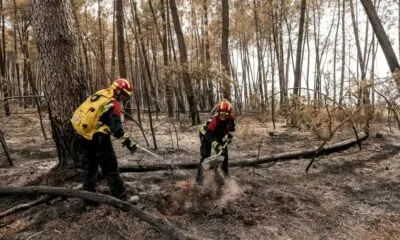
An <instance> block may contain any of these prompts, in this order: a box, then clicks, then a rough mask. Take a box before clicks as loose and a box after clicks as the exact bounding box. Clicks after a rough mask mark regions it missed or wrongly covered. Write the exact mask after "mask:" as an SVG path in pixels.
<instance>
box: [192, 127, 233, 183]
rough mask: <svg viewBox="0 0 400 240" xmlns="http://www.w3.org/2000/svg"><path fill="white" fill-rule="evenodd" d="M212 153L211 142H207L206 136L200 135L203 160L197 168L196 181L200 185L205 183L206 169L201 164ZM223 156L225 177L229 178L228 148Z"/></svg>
mask: <svg viewBox="0 0 400 240" xmlns="http://www.w3.org/2000/svg"><path fill="white" fill-rule="evenodd" d="M220 144H221V145H222V144H223V143H222V141H220ZM211 151H212V145H211V143H210V142H209V141H207V140H206V139H205V138H204V136H203V135H202V134H200V155H201V159H200V163H199V165H198V167H197V169H198V170H197V177H196V181H197V182H198V183H203V181H204V175H203V174H204V173H203V172H204V169H203V167H202V165H201V163H202V162H203V161H204V159H206V158H208V157H210V156H211ZM221 155H222V156H224V161H223V162H222V166H221V168H222V171H223V172H224V175H225V176H228V174H229V169H228V160H229V157H228V146H226V147H225V151H224V152H223V153H222V154H221Z"/></svg>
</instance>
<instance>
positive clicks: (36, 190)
mask: <svg viewBox="0 0 400 240" xmlns="http://www.w3.org/2000/svg"><path fill="white" fill-rule="evenodd" d="M42 194H45V195H55V196H65V197H76V198H82V199H85V200H90V201H93V202H98V203H103V204H107V205H110V206H113V207H115V208H118V209H120V210H122V211H124V212H127V213H129V214H130V215H132V216H134V217H137V218H139V219H141V220H143V221H145V222H147V223H149V224H150V225H152V226H154V227H156V228H157V229H159V230H160V231H161V232H163V233H164V234H166V235H168V236H169V237H170V238H171V239H179V240H180V239H185V240H186V239H203V238H201V237H197V236H193V235H191V234H189V233H187V232H185V231H183V230H181V229H179V228H177V227H175V226H174V225H172V224H171V223H170V222H169V221H168V220H167V219H165V218H158V217H155V216H152V215H151V214H149V213H147V212H145V211H142V210H140V209H139V208H137V207H135V206H133V205H132V204H130V203H128V202H125V201H121V200H119V199H117V198H115V197H112V196H109V195H105V194H100V193H93V192H88V191H81V190H75V189H71V188H59V187H49V186H30V187H0V196H1V195H18V196H20V195H42Z"/></svg>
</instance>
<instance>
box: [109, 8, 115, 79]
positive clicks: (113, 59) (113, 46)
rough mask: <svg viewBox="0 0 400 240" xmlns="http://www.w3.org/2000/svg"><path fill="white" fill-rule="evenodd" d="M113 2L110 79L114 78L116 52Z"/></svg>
mask: <svg viewBox="0 0 400 240" xmlns="http://www.w3.org/2000/svg"><path fill="white" fill-rule="evenodd" d="M113 2H114V4H113V16H112V18H113V20H112V40H111V41H112V44H111V46H112V47H111V64H110V65H111V66H110V72H111V80H113V79H115V77H116V76H115V55H116V54H115V52H116V50H115V48H116V47H115V45H116V44H115V32H116V27H115V18H116V16H115V15H116V13H115V12H116V7H115V1H113Z"/></svg>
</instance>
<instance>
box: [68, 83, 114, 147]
mask: <svg viewBox="0 0 400 240" xmlns="http://www.w3.org/2000/svg"><path fill="white" fill-rule="evenodd" d="M113 96H114V91H113V90H112V89H110V88H106V89H102V90H100V91H98V92H96V93H95V94H93V95H92V96H90V97H88V98H87V99H86V100H85V101H84V102H83V103H82V104H81V105H80V106H79V107H78V108H77V109H76V110H75V112H74V114H73V115H72V118H71V122H72V126H73V127H74V129H75V131H76V132H77V133H78V134H79V135H81V136H82V137H84V138H86V139H88V140H92V138H93V134H95V133H96V132H102V133H106V134H107V133H108V134H109V133H110V128H109V127H108V126H107V125H105V124H103V123H102V122H99V120H100V117H101V115H103V113H105V112H106V111H108V110H109V109H110V107H112V106H113V103H112V101H113V100H115V99H114V97H113Z"/></svg>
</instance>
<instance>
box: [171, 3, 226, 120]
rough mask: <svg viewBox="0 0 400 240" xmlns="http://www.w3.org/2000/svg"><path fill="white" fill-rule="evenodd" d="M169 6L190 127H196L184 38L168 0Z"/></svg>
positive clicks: (196, 116)
mask: <svg viewBox="0 0 400 240" xmlns="http://www.w3.org/2000/svg"><path fill="white" fill-rule="evenodd" d="M169 4H170V7H171V14H172V21H173V22H174V28H175V33H176V37H177V39H178V47H179V53H180V62H181V64H182V67H183V82H184V84H185V91H186V95H187V99H188V102H189V109H190V115H191V119H192V125H196V123H197V124H199V123H200V116H199V113H198V111H197V103H196V99H195V97H194V94H193V86H192V83H191V80H190V75H189V73H188V69H187V68H188V66H187V58H188V57H187V50H186V44H185V38H184V36H183V32H182V28H181V23H180V21H179V15H178V10H177V8H176V3H175V0H170V1H169ZM228 64H229V63H228Z"/></svg>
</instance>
